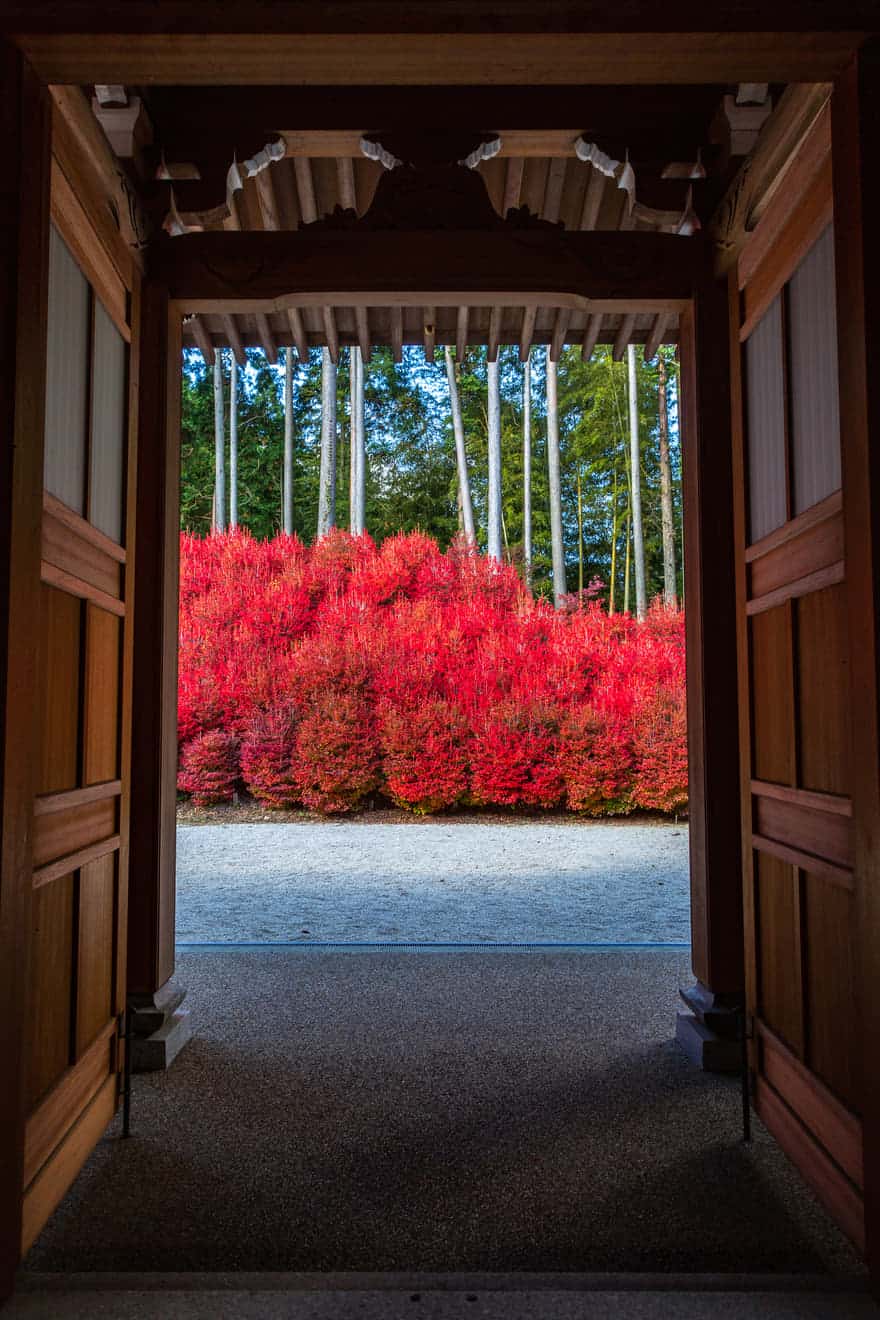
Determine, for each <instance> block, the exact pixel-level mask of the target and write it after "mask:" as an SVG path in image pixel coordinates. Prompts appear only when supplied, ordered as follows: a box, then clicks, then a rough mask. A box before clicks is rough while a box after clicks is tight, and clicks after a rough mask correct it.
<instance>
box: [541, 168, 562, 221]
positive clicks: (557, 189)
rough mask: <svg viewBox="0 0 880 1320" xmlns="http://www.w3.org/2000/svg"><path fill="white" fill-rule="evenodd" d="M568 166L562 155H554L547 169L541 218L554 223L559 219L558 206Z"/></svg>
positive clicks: (560, 202) (560, 201)
mask: <svg viewBox="0 0 880 1320" xmlns="http://www.w3.org/2000/svg"><path fill="white" fill-rule="evenodd" d="M567 167H568V161H567V160H566V159H565V157H564V156H556V157H555V158H554V159H553V160H551V162H550V168H549V170H548V171H547V188H546V190H545V192H544V208H543V211H542V215H543V218H544V219H545V220H549V221H550V223H551V224H554V225H555V224H556V222H557V220H558V219H559V208H560V206H561V204H562V189H563V186H564V184H565V171H566V168H567Z"/></svg>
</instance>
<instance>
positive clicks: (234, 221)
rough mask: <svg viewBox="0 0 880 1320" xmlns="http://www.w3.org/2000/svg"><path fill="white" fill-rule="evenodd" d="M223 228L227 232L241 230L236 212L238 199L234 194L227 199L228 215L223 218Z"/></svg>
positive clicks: (239, 216)
mask: <svg viewBox="0 0 880 1320" xmlns="http://www.w3.org/2000/svg"><path fill="white" fill-rule="evenodd" d="M223 228H224V229H226V230H229V231H233V230H237V229H241V215H240V214H239V210H238V198H237V197H236V195H235V193H233V194H232V196H231V197H230V198H229V214H228V215H226V216H224V218H223Z"/></svg>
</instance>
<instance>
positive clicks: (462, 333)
mask: <svg viewBox="0 0 880 1320" xmlns="http://www.w3.org/2000/svg"><path fill="white" fill-rule="evenodd" d="M467 345H468V308H467V307H466V306H463V307H459V309H458V315H457V316H456V318H455V360H456V362H464V355H465V353H466V352H467Z"/></svg>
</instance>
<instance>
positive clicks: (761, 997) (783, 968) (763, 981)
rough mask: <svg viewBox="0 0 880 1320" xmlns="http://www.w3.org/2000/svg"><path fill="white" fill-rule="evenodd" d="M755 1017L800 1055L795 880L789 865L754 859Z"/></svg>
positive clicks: (759, 857)
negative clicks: (755, 924) (755, 919)
mask: <svg viewBox="0 0 880 1320" xmlns="http://www.w3.org/2000/svg"><path fill="white" fill-rule="evenodd" d="M755 872H756V892H757V943H758V947H757V954H758V1015H759V1017H760V1018H761V1019H762V1020H763V1021H764V1022H766V1023H767V1024H768V1026H770V1027H771V1028H772V1030H773V1031H775V1032H776V1034H777V1035H778V1036H780V1037H781V1038H782V1040H784V1041H785V1042H786V1043H787V1044H788V1045H789V1046H790V1047H791V1049H792V1050H793V1051H794V1053H795V1054H796V1055H797V1057H798V1058H802V1057H803V1052H804V1015H803V1000H802V982H801V952H800V943H801V941H800V914H799V911H798V879H797V872H796V870H795V868H794V867H793V866H790V865H789V864H787V863H786V862H783V861H781V860H780V859H779V858H777V857H771V856H770V855H769V854H767V853H764V852H761V853H757V854H756V857H755Z"/></svg>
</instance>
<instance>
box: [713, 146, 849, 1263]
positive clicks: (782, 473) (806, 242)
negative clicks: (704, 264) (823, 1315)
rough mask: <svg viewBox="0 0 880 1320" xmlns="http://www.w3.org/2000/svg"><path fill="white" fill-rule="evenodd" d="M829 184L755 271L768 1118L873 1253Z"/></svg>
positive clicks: (748, 467) (755, 834)
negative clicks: (867, 1218)
mask: <svg viewBox="0 0 880 1320" xmlns="http://www.w3.org/2000/svg"><path fill="white" fill-rule="evenodd" d="M812 139H813V140H812V145H811V146H810V147H809V149H810V150H811V151H812V150H814V149H816V150H819V151H820V154H821V151H822V150H824V152H825V153H826V154H827V153H828V151H829V146H828V142H829V137H828V132H827V123H822V122H819V123H818V124H817V126H816V127H815V128H814V129H813V130H812ZM823 143H824V147H823V146H822V144H823ZM817 144H818V146H817ZM804 150H807V148H806V147H805V148H804ZM830 186H831V185H830V170H829V169H828V168H826V167H824V166H823V168H821V169H819V170H818V171H814V172H813V176H812V179H811V181H808V182H807V183H805V184H804V189H805V195H804V196H803V197H785V198H780V199H779V200H778V202H777V203H775V204H774V205H776V206H777V208H782V207H786V206H787V207H790V208H791V213H792V214H791V221H790V223H788V222H784V223H779V222H778V220H777V221H775V222H774V223H776V224H777V230H776V233H777V236H778V237H777V241H776V242H775V243H774V242H773V241H770V242H766V241H764V240H762V239H760V237H759V236H760V232H761V226H760V225H759V227H758V231H756V249H757V250H758V251H759V253H760V257H759V259H758V260H757V261H752V260H750V259H745V260H743V261H742V262H741V263H740V267H739V276H740V279H739V293H740V306H739V311H740V318H741V319H740V326H741V329H740V340H741V344H742V354H741V370H742V375H743V398H744V401H745V402H744V407H743V417H742V425H741V426H738V427H736V428H735V430H736V433H737V434H738V435H739V436H741V437H742V446H743V454H742V459H743V469H744V471H745V472H746V473H748V479H747V481H746V482H745V483H744V485H745V489H744V490H743V492H742V499H743V502H744V506H745V507H744V508H743V517H742V518H741V520H740V523H739V525H740V527H741V528H742V529H743V534H744V535H745V537H746V543H745V544H742V545H740V547H739V553H740V555H741V582H744V584H745V596H744V599H743V604H742V617H741V618H740V628H741V640H740V646H741V654H743V655H744V656H745V655H747V656H748V694H749V700H748V710H747V711H745V712H744V713H743V714H744V719H743V720H742V721H741V733H742V737H743V746H744V767H747V769H746V773H747V774H748V775H749V776H750V778H751V784H750V793H749V794H747V795H744V799H743V800H744V818H743V853H744V865H745V874H744V884H745V905H744V906H745V912H746V957H747V962H748V964H749V971H748V977H747V981H748V985H749V1005H748V1007H749V1012H750V1015H751V1016H752V1019H753V1022H754V1032H753V1043H752V1046H751V1049H750V1064H751V1068H752V1073H753V1081H754V1096H755V1104H756V1107H757V1109H758V1112H759V1114H760V1115H761V1116H762V1118H763V1119H764V1121H765V1122H766V1123H767V1125H768V1126H769V1127H770V1129H771V1131H772V1132H773V1133H774V1135H775V1136H776V1137H777V1139H778V1140H779V1141H780V1143H781V1144H782V1146H783V1147H784V1148H785V1149H786V1150H787V1151H788V1153H789V1154H790V1155H791V1157H792V1159H794V1161H795V1162H796V1163H797V1164H798V1165H799V1167H800V1168H801V1170H802V1172H803V1173H804V1175H805V1176H806V1178H807V1179H808V1180H809V1181H810V1182H811V1183H812V1185H813V1187H814V1188H815V1190H816V1191H817V1192H818V1194H819V1195H820V1196H821V1197H822V1199H823V1200H824V1201H825V1203H826V1205H827V1206H828V1207H829V1209H830V1210H831V1212H832V1213H833V1214H834V1215H835V1216H836V1217H837V1218H838V1221H839V1222H840V1224H841V1225H842V1226H843V1228H844V1229H845V1230H846V1232H848V1233H849V1234H850V1235H851V1236H852V1237H853V1239H854V1240H855V1241H856V1242H857V1243H861V1242H862V1240H863V1236H864V1224H863V1218H864V1214H863V1206H862V1198H861V1186H862V1181H863V1179H862V1140H861V1120H860V1114H861V1108H862V1093H861V1084H860V1079H859V1076H858V1062H857V1061H858V1058H859V1047H860V1042H859V1038H858V1024H859V1020H860V1018H859V1005H858V997H857V983H856V956H855V953H856V940H855V934H856V931H855V925H854V922H855V911H856V897H857V891H856V883H857V880H856V875H855V870H854V867H855V837H854V829H853V812H852V801H851V798H850V793H851V791H852V757H851V733H852V730H851V719H852V714H851V704H850V703H851V698H852V696H853V695H854V694H852V693H851V690H850V681H849V653H848V617H847V598H846V594H847V589H846V562H845V543H844V520H845V509H844V507H843V495H842V491H841V489H840V482H841V462H840V433H839V432H840V426H839V400H838V396H837V357H836V322H835V293H836V291H835V283H834V260H833V253H834V249H833V233H832V230H831V229H830V228H829V224H830V219H831V201H830V197H831V194H830ZM807 194H808V195H807ZM793 227H794V228H793ZM795 230H796V231H797V243H796V251H797V256H796V259H795V260H793V259H792V248H791V243H790V242H789V241H788V240H789V239H790V238H791V237H792V234H793V233H794V231H795ZM746 252H748V248H747V249H746ZM768 483H769V486H770V489H768ZM746 529H748V530H746Z"/></svg>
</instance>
